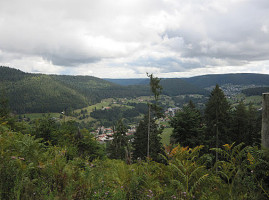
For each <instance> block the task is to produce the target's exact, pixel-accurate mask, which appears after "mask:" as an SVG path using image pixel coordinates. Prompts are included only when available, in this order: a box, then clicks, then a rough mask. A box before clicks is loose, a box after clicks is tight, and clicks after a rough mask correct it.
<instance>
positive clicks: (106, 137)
mask: <svg viewBox="0 0 269 200" xmlns="http://www.w3.org/2000/svg"><path fill="white" fill-rule="evenodd" d="M135 132H136V127H135V126H132V127H131V128H130V129H128V131H127V133H126V135H134V133H135ZM91 133H92V134H94V135H95V136H96V139H97V140H98V141H100V142H106V141H110V140H113V134H114V130H113V129H112V128H105V127H104V126H101V127H99V128H97V129H96V130H95V131H94V132H91Z"/></svg>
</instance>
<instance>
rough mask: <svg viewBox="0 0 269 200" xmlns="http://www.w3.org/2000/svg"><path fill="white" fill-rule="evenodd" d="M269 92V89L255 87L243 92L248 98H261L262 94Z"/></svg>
mask: <svg viewBox="0 0 269 200" xmlns="http://www.w3.org/2000/svg"><path fill="white" fill-rule="evenodd" d="M266 92H269V87H255V88H248V89H244V90H242V93H243V94H245V95H246V96H261V95H262V93H266Z"/></svg>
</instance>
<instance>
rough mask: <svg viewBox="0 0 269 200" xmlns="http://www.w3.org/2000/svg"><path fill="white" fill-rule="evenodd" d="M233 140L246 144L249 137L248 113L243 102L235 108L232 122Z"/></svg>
mask: <svg viewBox="0 0 269 200" xmlns="http://www.w3.org/2000/svg"><path fill="white" fill-rule="evenodd" d="M231 126H232V127H231V129H232V130H231V140H232V141H233V142H236V143H238V144H239V143H241V142H246V140H245V139H246V138H249V137H248V113H247V109H246V106H245V104H244V103H243V101H240V102H239V104H238V105H237V106H236V107H235V111H234V112H233V116H232V121H231Z"/></svg>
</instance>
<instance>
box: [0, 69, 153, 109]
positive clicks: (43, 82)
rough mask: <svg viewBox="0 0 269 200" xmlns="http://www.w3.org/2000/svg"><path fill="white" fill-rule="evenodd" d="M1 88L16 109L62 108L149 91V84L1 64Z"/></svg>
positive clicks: (77, 106)
mask: <svg viewBox="0 0 269 200" xmlns="http://www.w3.org/2000/svg"><path fill="white" fill-rule="evenodd" d="M0 91H1V93H2V91H4V93H5V96H7V97H8V99H9V102H10V107H11V110H12V111H13V112H17V113H26V112H61V111H63V110H64V109H66V108H73V109H76V108H82V107H85V106H87V105H90V104H94V103H96V102H99V101H101V100H102V99H104V98H110V97H135V96H144V95H149V88H148V87H146V86H143V87H134V86H128V87H124V86H120V85H117V84H113V83H110V82H108V81H105V80H103V79H99V78H96V77H92V76H63V75H44V74H31V73H24V72H22V71H20V70H17V69H13V68H9V67H0Z"/></svg>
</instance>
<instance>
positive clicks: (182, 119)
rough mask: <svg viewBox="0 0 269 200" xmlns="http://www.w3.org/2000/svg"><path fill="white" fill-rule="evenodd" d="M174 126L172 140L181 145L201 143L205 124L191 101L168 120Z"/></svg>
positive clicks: (192, 145)
mask: <svg viewBox="0 0 269 200" xmlns="http://www.w3.org/2000/svg"><path fill="white" fill-rule="evenodd" d="M170 124H171V126H172V127H173V128H174V129H173V133H172V140H173V141H174V142H175V143H179V144H180V145H182V146H189V147H196V146H198V145H201V144H203V142H204V141H205V139H204V131H205V125H204V124H203V122H202V116H201V113H200V112H199V110H197V109H196V108H195V105H194V104H193V103H192V101H190V102H189V104H188V105H187V106H184V107H183V109H182V110H181V111H179V112H177V113H176V115H175V117H174V118H172V120H171V122H170Z"/></svg>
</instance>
